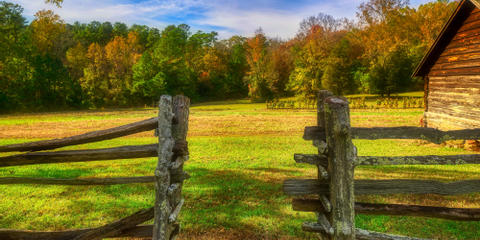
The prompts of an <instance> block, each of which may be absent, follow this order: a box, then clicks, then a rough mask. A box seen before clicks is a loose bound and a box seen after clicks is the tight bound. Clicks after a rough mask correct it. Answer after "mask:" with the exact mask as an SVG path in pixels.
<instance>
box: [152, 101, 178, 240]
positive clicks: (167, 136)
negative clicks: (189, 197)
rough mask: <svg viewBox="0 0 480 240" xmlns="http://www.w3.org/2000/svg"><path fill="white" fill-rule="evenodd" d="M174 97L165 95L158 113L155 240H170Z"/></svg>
mask: <svg viewBox="0 0 480 240" xmlns="http://www.w3.org/2000/svg"><path fill="white" fill-rule="evenodd" d="M173 116H174V115H173V111H172V97H170V96H166V95H163V96H162V97H161V98H160V103H159V112H158V142H159V150H158V163H157V167H156V169H155V206H154V208H155V217H154V224H153V239H154V240H169V239H170V237H169V236H168V226H169V225H168V217H169V216H170V212H171V206H170V204H169V202H168V197H167V192H168V187H169V186H170V173H169V170H168V167H169V163H170V162H171V158H172V156H173V145H174V140H173V137H172V119H173Z"/></svg>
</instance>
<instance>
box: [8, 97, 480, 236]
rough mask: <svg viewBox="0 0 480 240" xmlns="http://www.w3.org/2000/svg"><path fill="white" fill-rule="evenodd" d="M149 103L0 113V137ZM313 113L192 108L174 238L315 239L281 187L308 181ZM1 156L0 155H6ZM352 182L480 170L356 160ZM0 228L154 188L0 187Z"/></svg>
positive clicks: (436, 149)
mask: <svg viewBox="0 0 480 240" xmlns="http://www.w3.org/2000/svg"><path fill="white" fill-rule="evenodd" d="M157 112H158V111H157V109H128V110H104V111H80V112H60V113H42V114H15V115H0V145H5V144H13V143H20V142H28V141H35V140H41V139H49V138H61V137H67V136H71V135H76V134H81V133H85V132H88V131H94V130H100V129H105V128H110V127H114V126H119V125H123V124H127V123H131V122H135V121H139V120H142V119H146V118H150V117H154V116H156V115H157ZM422 113H423V112H422V109H413V110H412V109H410V110H352V112H351V121H352V125H353V126H358V127H374V126H387V127H388V126H418V125H419V122H420V118H421V116H422ZM315 119H316V113H315V111H313V110H267V109H266V106H265V104H251V103H248V101H243V100H239V101H229V102H212V103H208V104H199V105H194V106H192V108H191V115H190V127H189V133H188V142H189V150H190V159H189V160H188V162H187V163H186V165H185V169H186V171H187V172H189V174H190V175H191V178H190V179H189V180H187V181H186V183H185V186H184V197H185V199H186V202H185V205H184V208H183V209H182V213H181V217H180V222H181V224H182V234H181V235H180V237H181V239H316V236H315V235H314V234H309V233H305V232H303V231H302V230H301V223H302V222H304V221H313V220H314V219H315V215H314V214H313V213H301V212H295V211H293V210H292V208H291V198H290V197H288V196H286V195H284V194H283V192H282V182H283V181H284V180H285V179H287V178H313V177H315V174H316V171H315V169H314V168H313V167H312V166H308V165H302V164H296V163H295V161H294V160H293V154H294V153H315V152H316V149H315V147H314V146H313V145H312V143H311V141H305V140H303V139H302V134H303V129H304V127H305V126H311V125H315V123H316V120H315ZM155 142H157V140H156V138H155V137H154V133H153V132H145V133H141V134H136V135H132V136H129V137H123V138H118V139H115V140H109V141H104V142H99V143H94V144H84V145H79V146H74V147H67V148H63V149H87V148H106V147H113V146H122V145H135V144H148V143H155ZM354 143H355V145H356V146H357V148H358V152H359V155H377V156H381V155H387V156H402V155H429V154H437V155H450V154H471V152H468V151H466V150H463V149H456V148H449V147H446V146H442V145H435V144H429V143H425V142H422V141H418V140H355V141H354ZM6 155H7V154H2V155H1V156H6ZM156 161H157V160H156V158H146V159H133V160H114V161H99V162H88V163H67V164H44V165H31V166H21V167H8V168H0V176H1V177H7V176H8V177H13V176H16V177H20V176H23V177H27V176H29V177H52V178H53V177H55V178H86V177H107V176H108V177H119V176H144V175H153V171H154V169H155V166H156ZM355 178H356V179H391V178H395V179H401V178H403V179H410V178H415V179H432V180H433V179H434V180H440V181H453V180H463V179H478V178H480V168H479V167H475V166H473V165H460V166H381V167H378V166H361V167H357V168H356V170H355ZM0 199H1V200H0V228H10V229H29V230H63V229H71V228H85V227H95V226H100V225H103V224H106V223H109V222H111V221H114V220H116V219H119V218H122V217H125V216H128V215H130V214H132V213H133V212H136V211H138V210H139V209H142V208H147V207H150V206H152V204H153V202H154V186H153V184H130V185H114V186H43V185H2V186H0ZM357 200H358V201H364V202H372V203H403V204H420V205H431V206H445V207H464V208H480V194H467V195H459V196H438V195H407V194H396V195H388V196H359V197H358V198H357ZM356 224H357V227H360V228H364V229H368V230H374V231H380V232H389V233H395V234H402V235H408V236H415V237H423V238H435V239H480V223H478V222H457V221H448V220H439V219H430V218H418V217H394V216H367V215H357V217H356Z"/></svg>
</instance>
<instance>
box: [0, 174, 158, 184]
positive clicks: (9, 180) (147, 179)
mask: <svg viewBox="0 0 480 240" xmlns="http://www.w3.org/2000/svg"><path fill="white" fill-rule="evenodd" d="M152 182H154V177H153V176H144V177H117V178H77V179H58V178H30V177H2V178H0V184H36V185H37V184H40V185H115V184H129V183H152Z"/></svg>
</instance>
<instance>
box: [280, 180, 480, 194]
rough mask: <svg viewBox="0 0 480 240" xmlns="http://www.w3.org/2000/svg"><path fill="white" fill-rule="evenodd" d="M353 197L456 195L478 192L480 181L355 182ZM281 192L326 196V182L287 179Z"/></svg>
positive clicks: (327, 185)
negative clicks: (368, 195)
mask: <svg viewBox="0 0 480 240" xmlns="http://www.w3.org/2000/svg"><path fill="white" fill-rule="evenodd" d="M354 186H355V195H366V194H379V195H384V194H398V193H404V194H439V195H458V194H467V193H476V192H480V180H466V181H457V182H450V183H443V182H438V181H432V180H411V179H393V180H355V183H354ZM283 190H284V192H285V193H286V194H288V195H291V196H298V195H309V194H318V193H321V194H328V192H329V191H330V188H329V184H328V183H327V182H321V181H319V180H318V179H289V180H286V181H285V182H284V185H283Z"/></svg>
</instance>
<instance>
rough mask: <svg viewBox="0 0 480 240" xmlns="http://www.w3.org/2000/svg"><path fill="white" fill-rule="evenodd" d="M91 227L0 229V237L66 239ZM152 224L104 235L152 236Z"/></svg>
mask: <svg viewBox="0 0 480 240" xmlns="http://www.w3.org/2000/svg"><path fill="white" fill-rule="evenodd" d="M92 230H93V228H86V229H75V230H66V231H56V232H47V231H28V230H12V229H0V239H2V240H20V239H21V240H45V239H49V240H67V239H73V238H75V237H76V236H78V235H80V234H83V233H86V232H89V231H92ZM152 230H153V225H140V226H135V227H133V228H128V229H125V230H122V231H120V232H119V233H111V234H108V235H106V236H105V237H109V238H120V237H123V238H128V237H132V238H148V237H151V236H152Z"/></svg>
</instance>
